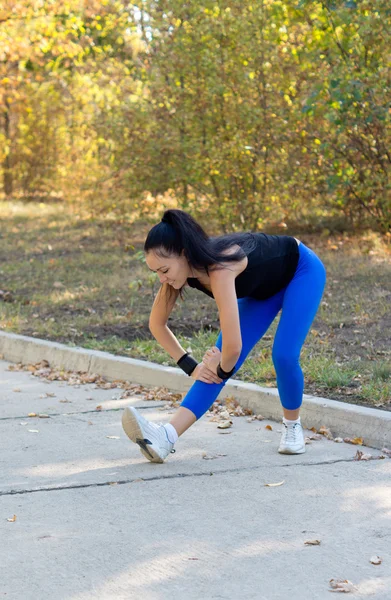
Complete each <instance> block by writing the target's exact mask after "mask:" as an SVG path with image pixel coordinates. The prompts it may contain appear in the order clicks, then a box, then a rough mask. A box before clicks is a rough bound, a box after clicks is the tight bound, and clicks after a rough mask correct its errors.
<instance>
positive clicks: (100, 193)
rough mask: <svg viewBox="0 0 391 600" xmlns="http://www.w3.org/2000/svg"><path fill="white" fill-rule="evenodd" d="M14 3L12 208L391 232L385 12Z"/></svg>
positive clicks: (362, 5) (172, 2)
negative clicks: (38, 204) (161, 198)
mask: <svg viewBox="0 0 391 600" xmlns="http://www.w3.org/2000/svg"><path fill="white" fill-rule="evenodd" d="M2 6H3V8H1V9H0V84H1V87H0V103H1V106H2V119H1V120H2V124H1V131H0V163H1V165H2V173H1V179H2V184H3V191H4V194H5V195H6V197H7V198H23V199H26V198H27V199H28V198H30V199H36V198H37V197H40V198H41V199H42V198H43V199H51V200H52V199H55V198H57V199H61V200H64V201H65V202H67V203H71V204H72V203H73V204H75V205H79V204H80V203H82V202H83V203H86V202H87V203H88V205H89V207H90V210H91V213H93V214H95V215H96V214H100V213H102V214H103V213H107V211H108V210H110V211H114V212H115V213H116V214H117V215H118V216H120V217H121V216H122V217H124V216H126V215H129V214H131V213H132V212H134V213H136V214H140V213H141V214H142V215H151V216H152V217H153V216H154V213H156V212H159V211H160V208H161V207H160V206H159V204H158V203H156V197H157V195H158V194H167V193H168V194H169V197H170V198H171V199H173V201H174V202H176V203H179V205H180V206H181V207H182V208H184V209H185V210H186V209H187V210H191V211H192V213H193V214H194V215H195V216H197V215H201V214H202V213H205V212H206V211H207V212H208V216H209V218H212V219H213V221H214V222H215V224H216V227H217V228H218V229H219V230H221V231H226V230H233V229H241V228H250V229H258V228H262V227H264V226H265V225H267V224H268V223H270V222H276V223H277V222H278V223H282V225H281V226H282V227H285V225H283V224H284V223H285V224H286V225H288V226H289V224H290V223H292V222H300V223H302V224H306V226H311V227H314V228H318V227H319V226H322V227H326V228H328V229H330V230H335V229H338V230H341V228H344V227H346V226H350V227H352V226H360V227H361V226H369V227H373V228H376V229H379V230H380V231H382V232H387V231H389V229H390V222H391V218H390V217H391V194H390V177H389V175H390V166H391V155H390V151H389V148H390V147H391V134H390V119H391V104H390V102H391V94H390V78H391V75H390V74H391V69H390V62H391V55H390V47H391V45H390V32H391V8H390V6H389V3H388V2H387V0H373V1H371V2H369V1H365V0H363V1H357V2H354V1H343V2H338V1H333V2H331V1H326V2H309V1H306V0H294V1H290V0H287V1H282V0H258V1H257V2H252V1H251V0H246V1H244V2H243V0H233V1H232V0H225V1H220V0H219V1H216V0H206V1H205V2H204V1H202V2H199V1H197V2H183V0H159V2H156V1H155V0H153V1H150V0H141V1H136V2H132V3H128V2H121V1H119V0H104V1H103V2H97V1H96V0H89V1H88V2H83V1H80V0H69V1H68V2H58V1H57V0H51V1H50V2H42V1H41V0H31V1H28V0H24V1H23V2H15V1H10V0H9V1H8V2H7V1H6V2H4V3H3V4H2Z"/></svg>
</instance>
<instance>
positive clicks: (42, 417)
mask: <svg viewBox="0 0 391 600" xmlns="http://www.w3.org/2000/svg"><path fill="white" fill-rule="evenodd" d="M38 417H39V418H40V419H50V417H49V415H45V414H43V413H42V414H39V415H38Z"/></svg>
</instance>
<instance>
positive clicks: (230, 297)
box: [210, 269, 242, 371]
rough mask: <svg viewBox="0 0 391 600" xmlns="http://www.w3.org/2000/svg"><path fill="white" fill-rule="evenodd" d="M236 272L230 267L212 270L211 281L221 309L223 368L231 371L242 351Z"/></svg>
mask: <svg viewBox="0 0 391 600" xmlns="http://www.w3.org/2000/svg"><path fill="white" fill-rule="evenodd" d="M235 278H236V273H235V272H234V271H230V270H228V269H223V270H219V271H212V272H211V273H210V283H211V288H212V292H213V296H214V298H215V300H216V304H217V307H218V310H219V318H220V326H221V334H222V339H223V344H222V351H221V368H222V369H223V370H224V371H230V370H231V369H232V368H233V367H234V366H235V365H236V363H237V361H238V358H239V356H240V353H241V351H242V336H241V332H240V320H239V308H238V299H237V296H236V289H235Z"/></svg>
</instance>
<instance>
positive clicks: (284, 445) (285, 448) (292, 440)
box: [278, 421, 305, 454]
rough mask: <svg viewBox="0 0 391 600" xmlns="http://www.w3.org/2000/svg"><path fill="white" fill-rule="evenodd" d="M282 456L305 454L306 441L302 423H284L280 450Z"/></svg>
mask: <svg viewBox="0 0 391 600" xmlns="http://www.w3.org/2000/svg"><path fill="white" fill-rule="evenodd" d="M278 451H279V452H280V453H281V454H303V452H305V441H304V433H303V427H302V426H301V423H293V424H291V423H289V425H287V424H286V423H284V421H283V422H282V435H281V442H280V446H279V448H278Z"/></svg>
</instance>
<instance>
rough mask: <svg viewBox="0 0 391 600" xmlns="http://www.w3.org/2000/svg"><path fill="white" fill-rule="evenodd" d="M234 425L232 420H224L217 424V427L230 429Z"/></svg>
mask: <svg viewBox="0 0 391 600" xmlns="http://www.w3.org/2000/svg"><path fill="white" fill-rule="evenodd" d="M231 426H232V421H222V422H221V423H219V424H218V425H217V429H228V428H229V427H231Z"/></svg>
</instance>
